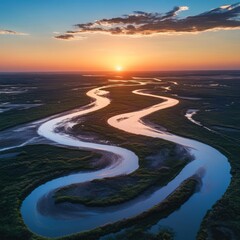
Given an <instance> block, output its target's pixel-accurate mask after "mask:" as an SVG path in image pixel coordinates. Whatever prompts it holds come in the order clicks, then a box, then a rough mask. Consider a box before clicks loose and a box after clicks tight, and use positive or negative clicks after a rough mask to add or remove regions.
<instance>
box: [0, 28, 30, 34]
mask: <svg viewBox="0 0 240 240" xmlns="http://www.w3.org/2000/svg"><path fill="white" fill-rule="evenodd" d="M0 35H28V34H27V33H22V32H16V31H13V30H4V29H0Z"/></svg>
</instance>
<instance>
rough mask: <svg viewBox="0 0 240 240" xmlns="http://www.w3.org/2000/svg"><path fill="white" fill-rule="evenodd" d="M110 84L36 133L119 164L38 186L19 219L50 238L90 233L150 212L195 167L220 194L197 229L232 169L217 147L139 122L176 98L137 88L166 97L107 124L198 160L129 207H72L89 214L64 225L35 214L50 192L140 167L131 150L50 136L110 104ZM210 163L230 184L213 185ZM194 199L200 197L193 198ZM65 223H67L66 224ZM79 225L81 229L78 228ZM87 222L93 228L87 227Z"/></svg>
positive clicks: (94, 91) (59, 220)
mask: <svg viewBox="0 0 240 240" xmlns="http://www.w3.org/2000/svg"><path fill="white" fill-rule="evenodd" d="M134 82H136V80H134ZM119 85H121V86H122V85H123V84H119ZM119 85H118V86H119ZM135 85H136V84H135ZM135 85H134V86H135ZM110 86H116V85H110ZM110 86H104V87H101V88H97V89H93V90H91V91H89V92H88V93H87V95H88V96H90V97H92V98H95V99H96V102H95V104H93V106H92V108H90V109H85V110H82V111H81V112H80V113H79V112H77V113H72V114H68V115H66V116H62V117H59V118H55V119H52V120H50V121H48V122H46V123H43V124H42V125H41V126H40V128H39V131H38V132H39V134H40V135H42V136H44V137H46V138H48V139H50V140H52V141H55V142H58V143H60V144H62V145H65V146H74V147H81V148H84V149H95V150H96V149H98V150H103V151H107V152H112V153H115V154H116V155H118V156H121V157H120V160H119V161H118V162H117V164H114V166H110V167H107V168H105V169H102V170H99V171H95V172H89V173H79V174H72V175H69V176H65V177H62V178H58V179H55V180H52V181H49V182H47V183H46V184H43V185H41V186H40V187H38V188H36V189H35V190H34V191H33V192H32V193H31V194H30V195H29V196H28V197H27V198H26V199H25V200H24V202H23V204H22V208H21V212H22V216H23V219H24V222H25V224H26V225H27V226H28V227H29V228H30V229H31V230H32V231H33V232H35V233H37V234H40V235H43V236H48V237H57V236H64V235H68V234H71V233H77V232H80V231H83V230H89V229H93V228H95V227H97V226H99V225H103V224H104V222H105V223H106V222H109V221H111V222H115V221H118V220H121V219H123V218H128V217H131V216H134V215H137V214H139V213H141V212H143V211H146V210H148V209H149V208H151V206H154V205H155V204H157V203H159V201H161V200H163V199H164V198H166V197H167V196H168V195H169V194H170V193H171V192H173V191H174V190H175V189H176V188H177V186H178V185H179V184H180V183H181V182H182V181H184V179H186V178H187V177H189V176H190V175H192V174H194V173H195V172H196V171H198V169H199V168H205V169H206V174H205V176H204V178H203V182H204V183H205V185H206V183H207V181H209V180H210V182H211V183H212V184H213V185H214V186H215V187H216V186H217V187H218V196H212V195H211V194H210V195H211V196H210V197H211V201H210V202H209V201H208V203H206V206H205V207H204V211H201V214H200V215H199V216H198V217H197V224H196V226H198V227H199V225H200V222H201V219H202V218H203V216H204V214H205V213H206V211H207V209H209V208H210V207H211V206H212V205H213V204H214V203H215V201H216V200H218V199H219V198H220V197H221V195H222V194H223V193H224V192H225V190H226V187H227V186H228V183H229V181H230V174H229V169H230V167H229V164H228V162H227V159H226V158H225V156H223V155H222V154H221V153H220V152H218V151H217V150H216V149H214V148H212V147H210V146H208V145H205V144H203V143H200V142H197V141H195V140H191V139H187V138H183V137H179V136H176V135H173V134H169V133H167V132H162V131H159V130H156V129H153V128H151V127H149V126H147V125H145V124H144V123H143V122H142V121H140V119H141V118H143V117H144V116H147V115H149V114H150V113H153V112H155V111H158V110H161V109H164V108H167V107H172V106H174V105H176V104H178V100H176V99H172V98H167V97H161V96H157V95H153V94H148V93H143V92H140V91H139V90H135V91H133V93H135V94H140V95H145V96H149V97H156V98H160V99H164V100H165V102H163V103H160V104H156V105H154V106H151V107H149V108H145V109H143V110H140V111H136V112H131V113H126V114H120V115H118V116H114V117H112V118H110V119H109V120H108V123H109V124H110V125H112V126H114V127H116V128H118V129H121V130H123V131H126V132H129V133H133V134H141V135H144V136H149V137H153V138H161V139H165V140H167V141H171V142H174V143H177V144H181V145H184V146H187V147H189V148H191V152H192V153H193V154H194V155H195V157H196V160H195V161H193V162H191V163H190V164H188V165H187V166H186V167H185V168H184V169H183V170H182V171H181V173H180V174H179V175H178V176H177V177H176V178H175V179H173V180H172V181H171V182H169V183H168V184H167V186H165V187H163V188H161V189H159V190H157V191H155V192H154V193H153V194H152V195H151V196H150V197H148V198H146V199H143V200H141V199H140V198H138V199H137V200H134V201H130V202H129V203H128V204H120V205H119V206H116V207H107V208H98V209H95V208H84V209H82V208H81V207H79V209H78V207H76V206H75V210H77V209H78V211H79V210H80V211H82V214H83V215H84V214H86V215H87V217H86V215H84V222H83V221H82V220H83V218H82V217H81V216H78V217H77V218H74V219H71V218H70V219H68V221H67V220H66V219H61V218H60V219H55V218H52V217H51V216H42V215H41V214H40V213H39V212H38V209H37V202H38V200H39V199H40V198H41V197H42V196H43V195H44V194H48V193H49V192H50V191H52V190H54V189H56V188H58V187H62V186H66V185H69V184H72V183H76V182H78V183H79V182H84V181H90V180H93V179H96V178H103V177H106V176H108V177H113V176H117V175H118V174H129V173H131V172H133V171H135V170H136V169H137V168H138V158H137V156H136V155H135V154H134V153H133V152H131V151H129V150H126V149H123V148H119V147H115V146H108V145H103V144H94V143H86V142H82V141H80V140H78V139H76V138H73V137H71V136H68V135H66V134H59V133H56V132H54V129H55V128H56V127H59V126H60V125H61V126H62V125H65V124H67V123H68V124H69V121H70V123H71V120H72V119H73V118H74V117H76V116H82V115H85V114H87V113H89V112H93V111H96V110H99V109H101V108H102V107H105V106H107V105H108V104H109V103H110V100H109V99H108V98H106V97H105V96H104V95H106V93H107V92H106V91H104V90H102V89H104V88H107V87H110ZM127 86H129V85H127ZM101 101H102V102H101ZM129 126H131V129H129V128H128V127H129ZM204 153H209V155H210V153H211V155H212V157H213V156H214V157H213V158H214V159H213V161H211V159H210V158H209V157H208V158H206V157H205V154H204ZM128 159H131V160H132V161H131V164H129V162H128V161H129V160H128ZM216 159H217V161H216ZM214 160H215V161H214ZM209 161H210V162H209ZM214 163H216V164H218V168H219V169H221V171H222V174H225V175H226V179H229V181H226V179H225V181H224V182H220V181H216V180H218V178H216V177H217V176H216V172H215V169H214V168H213V166H212V165H213V164H214ZM219 165H220V166H219ZM214 173H215V174H214ZM211 180H212V181H211ZM213 180H215V181H213ZM204 191H206V189H205V188H203V189H202V190H201V193H204ZM196 195H199V194H196ZM190 200H191V199H190ZM188 202H189V201H188ZM188 202H187V203H188ZM187 203H186V204H187ZM186 204H184V205H186ZM29 208H30V212H31V213H30V214H29ZM99 213H100V214H99ZM94 219H95V220H94ZM39 221H40V222H41V226H39ZM66 222H68V223H69V224H68V226H67V223H66ZM195 222H196V220H195ZM80 223H81V225H82V226H79V225H80ZM90 223H92V224H91V225H90ZM44 224H45V225H44ZM69 225H71V226H69ZM49 226H51V227H50V229H49ZM194 230H195V233H193V234H196V228H195V229H194ZM54 231H55V232H54ZM56 231H57V232H56ZM192 236H193V235H191V237H192ZM189 239H191V238H189Z"/></svg>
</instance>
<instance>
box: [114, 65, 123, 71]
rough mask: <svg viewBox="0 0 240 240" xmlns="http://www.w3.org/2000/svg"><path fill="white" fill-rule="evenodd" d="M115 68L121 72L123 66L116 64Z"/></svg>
mask: <svg viewBox="0 0 240 240" xmlns="http://www.w3.org/2000/svg"><path fill="white" fill-rule="evenodd" d="M115 70H116V71H117V72H121V71H122V70H123V67H122V66H120V65H117V66H115Z"/></svg>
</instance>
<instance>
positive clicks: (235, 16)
mask: <svg viewBox="0 0 240 240" xmlns="http://www.w3.org/2000/svg"><path fill="white" fill-rule="evenodd" d="M185 10H188V7H186V6H182V7H175V8H173V10H171V11H169V12H167V13H165V14H162V13H147V12H142V11H135V12H133V14H130V15H123V16H122V17H115V18H110V19H101V20H97V21H95V22H89V23H80V24H76V25H75V27H76V28H77V29H76V30H73V31H67V32H66V34H64V35H60V36H56V38H60V37H61V36H65V35H70V36H71V38H74V37H75V36H76V35H77V34H81V33H95V32H102V33H109V34H113V35H152V34H158V33H167V34H169V33H195V32H203V31H212V30H216V29H223V30H224V29H236V28H240V3H238V4H233V5H226V6H221V7H219V8H216V9H213V10H210V11H208V12H204V13H202V14H199V15H195V16H189V17H186V18H179V17H178V13H179V12H181V11H185Z"/></svg>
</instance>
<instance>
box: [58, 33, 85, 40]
mask: <svg viewBox="0 0 240 240" xmlns="http://www.w3.org/2000/svg"><path fill="white" fill-rule="evenodd" d="M54 38H55V39H58V40H67V41H72V40H83V39H86V38H87V37H86V36H78V35H77V34H69V33H64V34H60V35H58V36H55V37H54Z"/></svg>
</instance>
